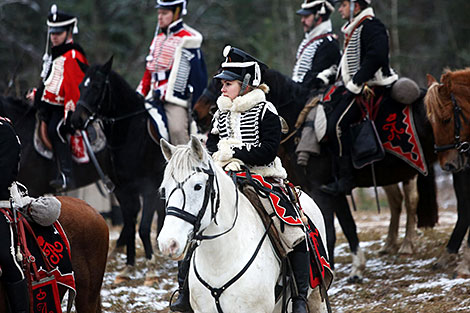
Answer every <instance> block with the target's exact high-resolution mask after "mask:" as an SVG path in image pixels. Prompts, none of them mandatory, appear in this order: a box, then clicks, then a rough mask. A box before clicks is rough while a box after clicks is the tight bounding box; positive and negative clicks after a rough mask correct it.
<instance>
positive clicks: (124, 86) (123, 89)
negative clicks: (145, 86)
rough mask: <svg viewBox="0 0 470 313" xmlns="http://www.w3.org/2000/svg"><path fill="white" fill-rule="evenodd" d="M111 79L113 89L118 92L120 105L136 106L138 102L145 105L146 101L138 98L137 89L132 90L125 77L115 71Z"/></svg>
mask: <svg viewBox="0 0 470 313" xmlns="http://www.w3.org/2000/svg"><path fill="white" fill-rule="evenodd" d="M109 79H110V82H111V83H112V88H113V89H115V90H117V91H118V94H119V97H118V100H119V102H120V103H131V104H132V105H134V106H135V104H136V101H137V102H138V103H139V104H142V105H143V103H144V99H143V98H142V97H139V96H138V94H137V92H136V91H135V88H132V87H131V85H129V83H128V82H127V81H126V80H125V79H124V77H122V76H121V75H120V74H118V73H117V72H115V71H111V72H110V74H109Z"/></svg>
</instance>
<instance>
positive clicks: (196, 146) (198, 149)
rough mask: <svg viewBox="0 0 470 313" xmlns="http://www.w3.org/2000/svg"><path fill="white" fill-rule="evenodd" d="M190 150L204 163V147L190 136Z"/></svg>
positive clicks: (195, 138) (194, 137)
mask: <svg viewBox="0 0 470 313" xmlns="http://www.w3.org/2000/svg"><path fill="white" fill-rule="evenodd" d="M191 150H192V151H193V153H194V154H195V155H196V157H197V158H198V159H199V160H201V161H204V147H203V146H202V143H201V141H200V140H199V139H198V138H197V137H196V136H194V135H191Z"/></svg>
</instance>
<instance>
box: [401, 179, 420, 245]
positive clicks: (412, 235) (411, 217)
mask: <svg viewBox="0 0 470 313" xmlns="http://www.w3.org/2000/svg"><path fill="white" fill-rule="evenodd" d="M417 181H418V175H416V176H415V177H414V178H412V179H410V180H409V181H408V182H403V190H404V193H405V208H406V233H405V238H404V239H403V243H402V244H401V247H400V249H399V250H398V253H400V254H412V253H413V251H414V247H413V244H414V242H415V241H416V238H417V233H416V224H417V217H416V209H417V206H418V200H419V195H418V185H417Z"/></svg>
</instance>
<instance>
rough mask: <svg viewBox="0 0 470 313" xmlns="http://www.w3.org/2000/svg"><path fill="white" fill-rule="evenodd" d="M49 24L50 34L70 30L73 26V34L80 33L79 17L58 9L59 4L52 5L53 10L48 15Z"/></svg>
mask: <svg viewBox="0 0 470 313" xmlns="http://www.w3.org/2000/svg"><path fill="white" fill-rule="evenodd" d="M47 26H48V27H49V31H48V32H49V34H52V33H61V32H64V31H68V30H69V29H70V28H71V27H73V31H72V32H73V34H78V18H77V17H76V16H73V15H70V14H67V13H65V12H61V11H59V10H57V5H55V4H53V5H52V6H51V11H50V12H49V15H48V16H47Z"/></svg>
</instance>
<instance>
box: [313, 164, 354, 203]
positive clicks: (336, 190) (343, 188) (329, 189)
mask: <svg viewBox="0 0 470 313" xmlns="http://www.w3.org/2000/svg"><path fill="white" fill-rule="evenodd" d="M337 161H338V167H339V173H338V176H339V177H336V178H335V181H334V182H332V183H329V184H327V185H321V186H320V190H321V191H323V192H325V193H328V194H330V195H333V196H337V195H340V194H345V195H350V194H351V191H352V189H353V188H354V187H356V184H355V181H354V176H353V166H352V163H351V157H350V156H348V155H344V156H341V157H339V158H338V159H337Z"/></svg>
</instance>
